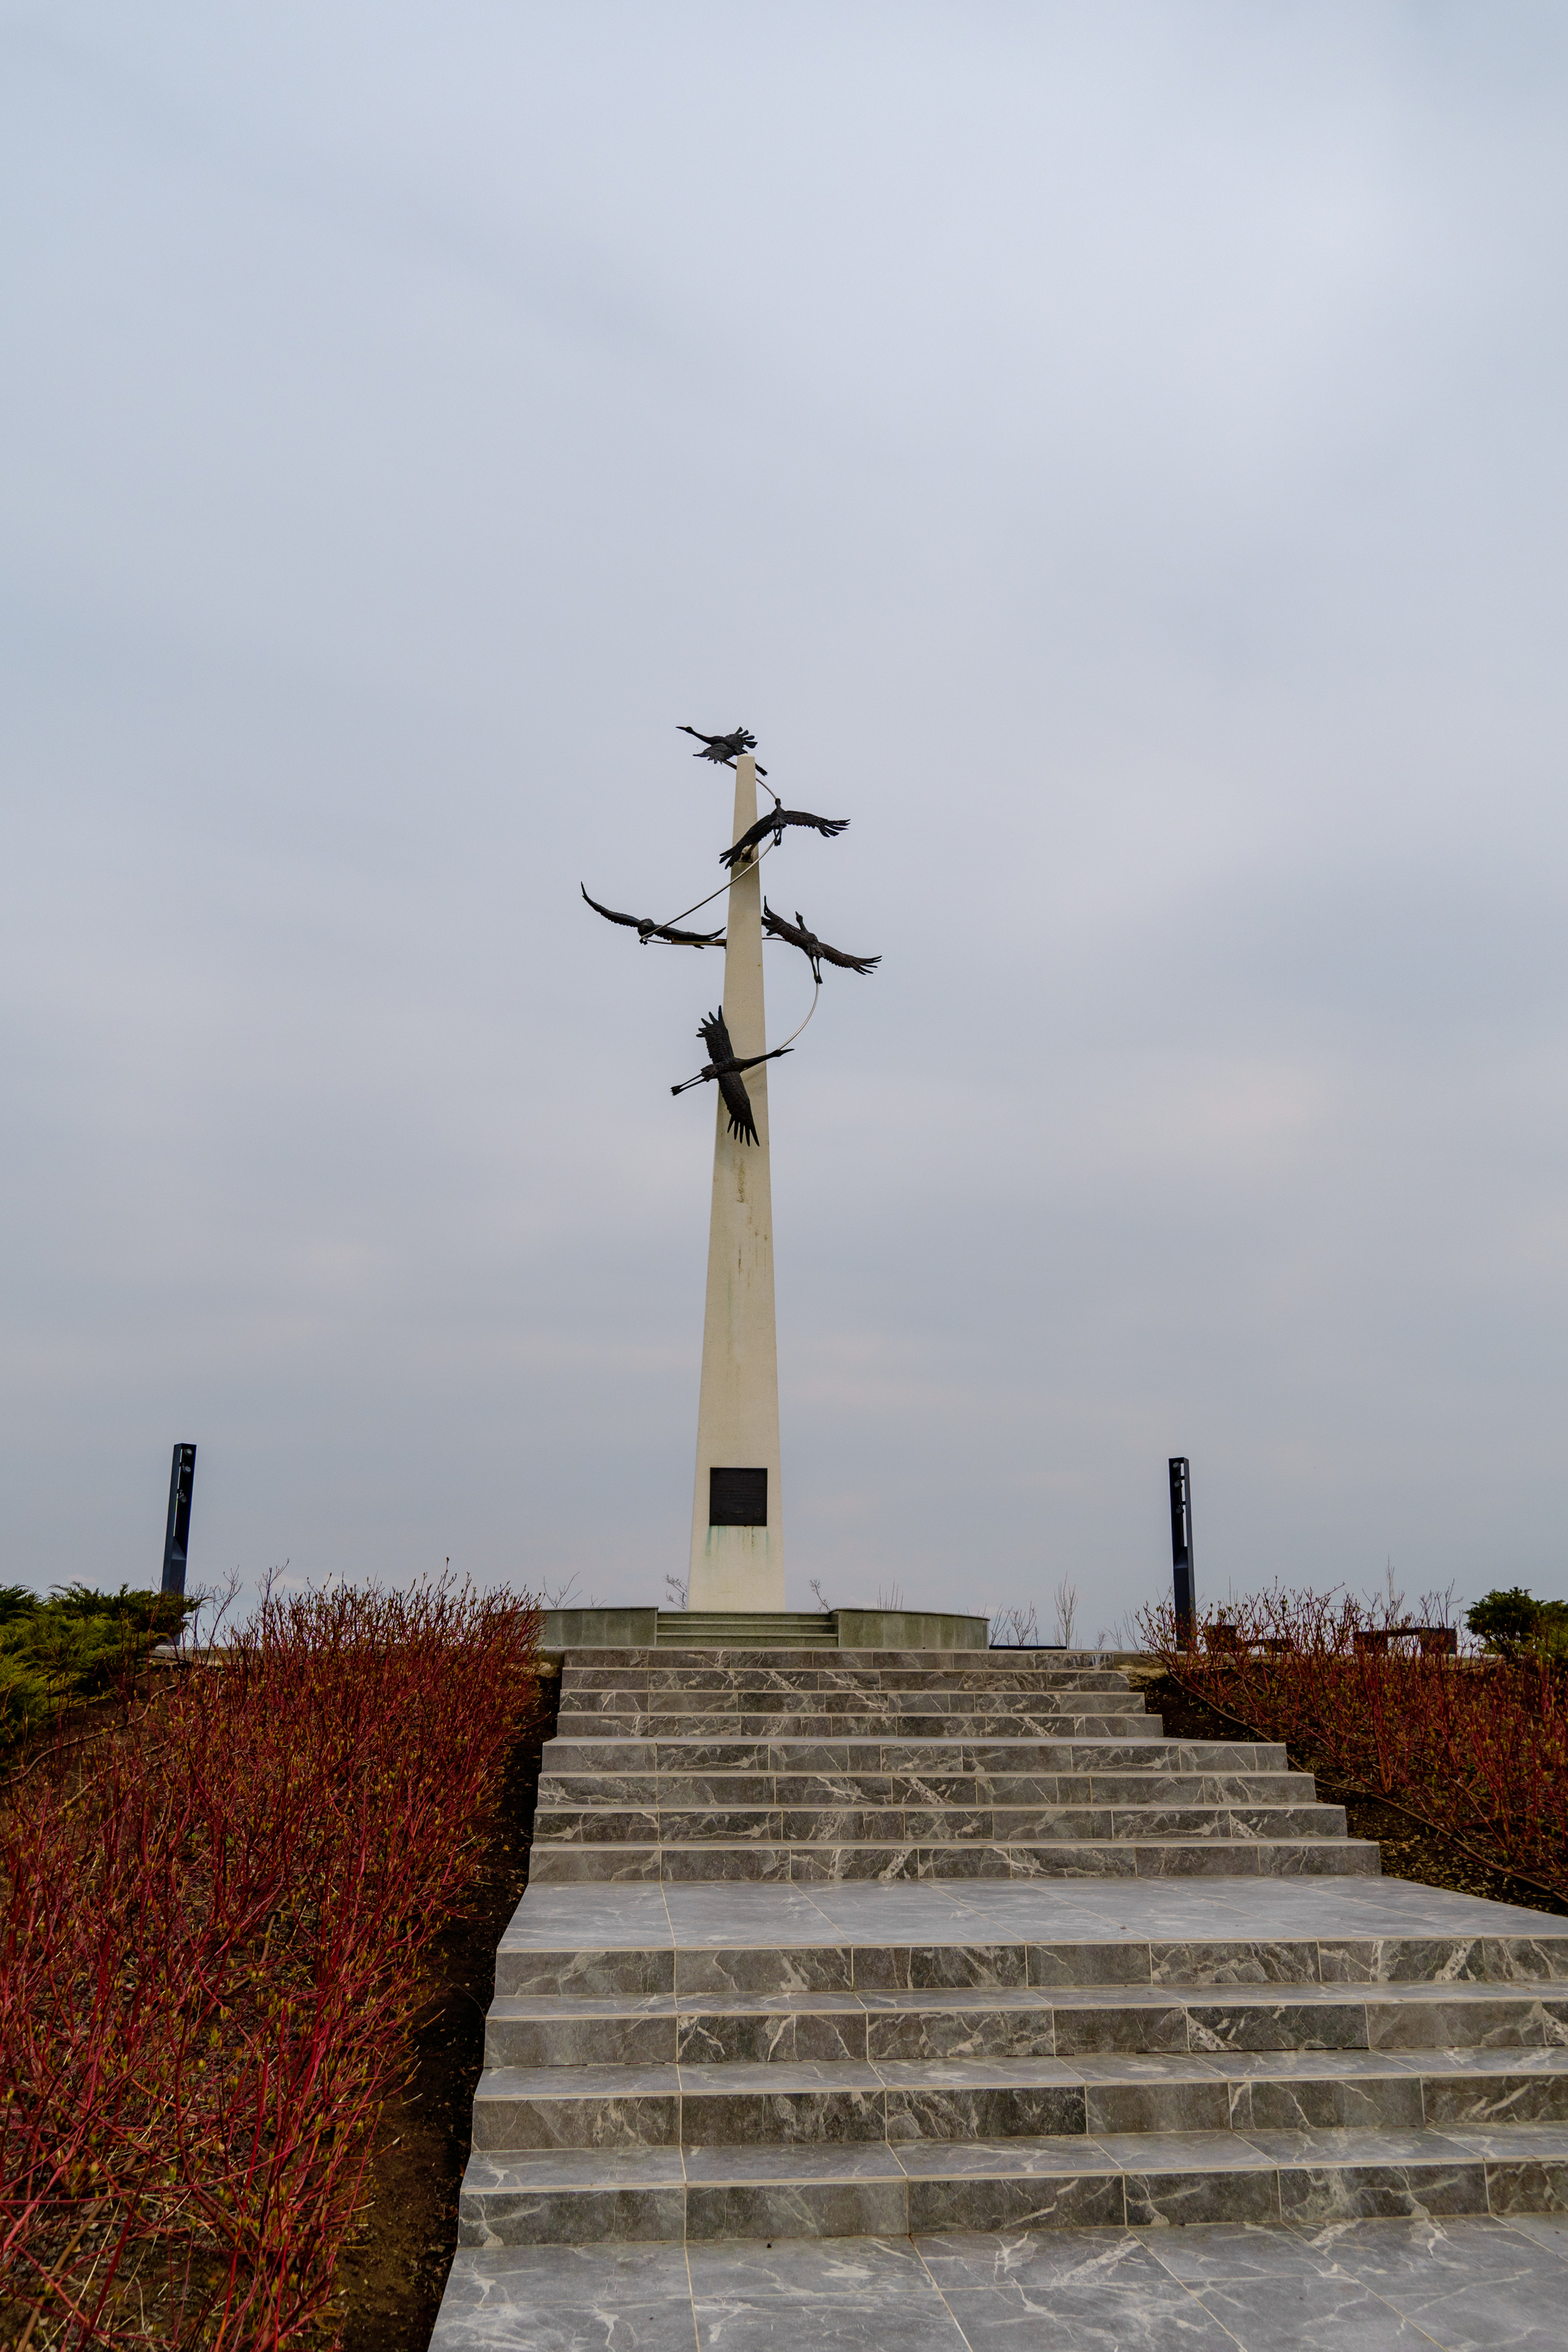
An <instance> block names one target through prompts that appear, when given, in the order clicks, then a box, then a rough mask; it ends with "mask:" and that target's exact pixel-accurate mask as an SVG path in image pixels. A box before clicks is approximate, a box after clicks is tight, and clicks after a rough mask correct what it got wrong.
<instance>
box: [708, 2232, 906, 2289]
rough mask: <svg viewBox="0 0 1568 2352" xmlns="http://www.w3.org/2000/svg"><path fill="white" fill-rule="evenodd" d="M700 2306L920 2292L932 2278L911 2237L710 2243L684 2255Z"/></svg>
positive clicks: (716, 2241)
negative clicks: (758, 2299)
mask: <svg viewBox="0 0 1568 2352" xmlns="http://www.w3.org/2000/svg"><path fill="white" fill-rule="evenodd" d="M689 2263H690V2277H691V2291H692V2294H694V2295H695V2296H696V2298H697V2299H698V2301H699V2302H705V2303H711V2302H719V2301H723V2302H728V2301H731V2300H736V2301H740V2302H751V2301H752V2300H753V2299H754V2298H755V2297H757V2296H759V2295H765V2296H768V2297H770V2298H772V2297H776V2296H784V2297H789V2298H793V2299H795V2300H797V2301H798V2300H802V2299H807V2300H809V2299H811V2298H814V2297H816V2296H817V2295H828V2296H837V2297H840V2298H843V2299H847V2298H848V2297H850V2296H853V2295H873V2296H881V2295H884V2294H898V2295H904V2294H923V2295H930V2294H931V2292H932V2287H931V2276H930V2274H929V2273H928V2271H927V2269H926V2266H925V2264H924V2263H923V2262H922V2261H921V2256H920V2254H919V2252H917V2251H916V2249H915V2246H914V2243H913V2242H912V2241H911V2240H910V2239H909V2238H801V2239H789V2238H784V2239H777V2240H775V2241H774V2242H773V2244H772V2245H771V2246H770V2245H769V2244H768V2243H767V2242H766V2241H765V2240H759V2239H754V2238H731V2239H714V2240H712V2241H708V2242H703V2243H701V2244H699V2245H694V2246H692V2248H691V2249H690V2253H689Z"/></svg>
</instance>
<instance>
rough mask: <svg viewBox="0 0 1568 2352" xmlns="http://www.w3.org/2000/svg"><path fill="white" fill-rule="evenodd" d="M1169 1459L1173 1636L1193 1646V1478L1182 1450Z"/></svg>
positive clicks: (1180, 1641)
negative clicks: (1174, 1625)
mask: <svg viewBox="0 0 1568 2352" xmlns="http://www.w3.org/2000/svg"><path fill="white" fill-rule="evenodd" d="M1170 1462H1171V1568H1172V1573H1173V1580H1174V1583H1175V1588H1176V1639H1177V1641H1178V1642H1179V1643H1181V1645H1182V1647H1183V1649H1184V1650H1190V1649H1191V1648H1192V1646H1193V1622H1194V1616H1195V1614H1196V1601H1197V1596H1196V1592H1195V1591H1194V1584H1193V1482H1192V1476H1191V1473H1190V1472H1189V1470H1188V1467H1187V1457H1186V1455H1185V1454H1172V1455H1171V1457H1170Z"/></svg>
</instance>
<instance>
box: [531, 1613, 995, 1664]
mask: <svg viewBox="0 0 1568 2352" xmlns="http://www.w3.org/2000/svg"><path fill="white" fill-rule="evenodd" d="M990 1631H991V1625H990V1620H989V1618H985V1617H963V1616H953V1615H950V1614H948V1613H947V1612H944V1611H941V1610H931V1609H833V1610H829V1611H827V1612H826V1613H825V1614H824V1613H817V1614H815V1615H814V1614H811V1613H809V1612H801V1611H791V1610H782V1609H781V1610H761V1609H738V1610H728V1609H547V1610H546V1611H545V1612H544V1631H543V1633H542V1635H541V1637H540V1647H541V1648H542V1650H543V1651H544V1653H545V1654H546V1656H550V1655H552V1654H555V1653H557V1652H559V1651H563V1650H652V1649H664V1650H693V1649H713V1650H984V1648H985V1647H986V1644H987V1642H988V1641H989V1638H990Z"/></svg>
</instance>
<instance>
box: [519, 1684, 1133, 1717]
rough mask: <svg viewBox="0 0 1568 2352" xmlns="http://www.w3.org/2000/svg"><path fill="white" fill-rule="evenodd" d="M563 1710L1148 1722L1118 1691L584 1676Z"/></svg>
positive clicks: (564, 1693) (564, 1691) (568, 1689)
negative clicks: (708, 1683) (743, 1684)
mask: <svg viewBox="0 0 1568 2352" xmlns="http://www.w3.org/2000/svg"><path fill="white" fill-rule="evenodd" d="M561 1704H562V1706H570V1707H571V1708H572V1709H573V1710H574V1713H578V1714H583V1713H595V1714H600V1715H798V1714H802V1713H806V1712H809V1713H811V1714H814V1715H842V1716H857V1715H886V1716H890V1717H895V1718H896V1717H899V1716H900V1715H934V1716H963V1715H1010V1714H1017V1713H1019V1712H1020V1711H1024V1712H1027V1713H1029V1714H1057V1715H1109V1716H1118V1715H1143V1714H1145V1713H1146V1712H1147V1710H1146V1709H1145V1707H1144V1706H1143V1702H1142V1699H1141V1698H1140V1696H1138V1693H1137V1692H1136V1691H1130V1690H1126V1689H1118V1690H1060V1691H1050V1690H1047V1691H1042V1690H1008V1689H1002V1690H998V1689H996V1688H994V1687H989V1688H983V1689H976V1690H931V1689H919V1690H846V1689H844V1688H843V1687H841V1686H840V1685H837V1684H834V1683H824V1684H823V1685H821V1686H820V1687H818V1688H816V1689H803V1688H800V1687H798V1686H797V1685H793V1684H792V1685H790V1686H789V1687H788V1688H787V1689H781V1688H778V1687H776V1686H775V1685H772V1684H767V1683H758V1684H756V1685H753V1686H751V1687H749V1688H737V1687H736V1686H735V1685H732V1684H729V1683H726V1684H725V1685H724V1686H723V1687H722V1688H717V1687H716V1688H714V1689H711V1690H702V1689H695V1688H693V1687H692V1686H691V1685H689V1684H680V1683H676V1684H672V1685H670V1686H669V1687H668V1689H662V1690H661V1689H658V1688H653V1689H649V1688H647V1686H646V1685H645V1686H641V1687H638V1686H633V1685H627V1684H626V1683H622V1682H615V1683H611V1684H608V1685H600V1686H598V1687H590V1686H588V1685H587V1684H586V1682H585V1678H584V1677H583V1676H580V1675H579V1676H574V1677H571V1678H568V1677H565V1676H563V1678H562V1687H561Z"/></svg>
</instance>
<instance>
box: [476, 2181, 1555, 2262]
mask: <svg viewBox="0 0 1568 2352" xmlns="http://www.w3.org/2000/svg"><path fill="white" fill-rule="evenodd" d="M1563 2210H1568V2165H1564V2164H1562V2163H1545V2164H1542V2163H1531V2162H1528V2161H1527V2162H1522V2163H1485V2162H1459V2163H1455V2164H1447V2163H1438V2164H1387V2165H1382V2164H1380V2165H1349V2166H1322V2165H1314V2166H1304V2167H1300V2168H1295V2167H1290V2168H1285V2167H1281V2168H1273V2167H1264V2168H1259V2169H1258V2170H1256V2171H1254V2170H1250V2169H1249V2170H1235V2171H1233V2170H1228V2169H1227V2170H1219V2171H1205V2170H1203V2169H1195V2170H1193V2171H1190V2172H1180V2173H1162V2172H1153V2171H1151V2172H1125V2173H1122V2172H1117V2173H1110V2174H1104V2173H1095V2172H1085V2173H1081V2174H1071V2173H1069V2174H1059V2173H1049V2174H1044V2175H1032V2176H1026V2177H1024V2178H1021V2179H1020V2178H1017V2177H1008V2176H1002V2177H995V2178H994V2177H987V2176H986V2175H985V2174H984V2172H983V2171H973V2172H972V2171H965V2172H964V2173H963V2174H962V2175H958V2176H953V2177H939V2178H936V2179H897V2180H847V2181H843V2182H831V2183H819V2182H815V2181H811V2182H787V2183H782V2184H779V2185H777V2186H774V2185H770V2184H768V2183H759V2184H756V2185H747V2186H745V2187H740V2188H730V2187H724V2188H704V2187H702V2186H700V2185H699V2184H692V2185H689V2186H680V2185H673V2186H671V2187H668V2188H662V2189H631V2190H626V2189H620V2190H617V2189H583V2190H575V2189H546V2190H532V2191H529V2190H523V2191H500V2192H491V2193H486V2192H484V2191H481V2190H476V2189H470V2188H467V2187H466V2188H465V2189H464V2191H463V2194H462V2199H461V2202H460V2207H459V2214H460V2221H459V2236H460V2242H461V2243H462V2244H464V2245H466V2246H483V2245H541V2244H544V2245H552V2244H592V2243H599V2242H604V2241H605V2240H609V2239H629V2240H635V2241H646V2240H648V2239H655V2238H666V2239H674V2240H679V2239H681V2238H689V2239H693V2240H710V2239H715V2238H765V2239H778V2238H818V2237H820V2238H837V2237H889V2238H900V2237H908V2236H912V2235H916V2234H922V2235H923V2234H927V2233H935V2232H938V2231H950V2230H986V2231H1000V2230H1005V2231H1027V2230H1050V2229H1121V2228H1124V2227H1132V2228H1148V2227H1150V2226H1152V2225H1157V2224H1162V2223H1163V2224H1167V2225H1169V2224H1183V2223H1189V2224H1190V2223H1195V2222H1205V2221H1229V2222H1244V2223H1253V2224H1264V2225H1267V2224H1269V2223H1273V2224H1276V2225H1278V2224H1280V2223H1282V2222H1289V2223H1292V2224H1294V2225H1295V2226H1296V2227H1297V2228H1302V2229H1305V2228H1321V2227H1323V2226H1325V2225H1327V2224H1329V2223H1332V2222H1336V2221H1350V2220H1355V2219H1373V2220H1387V2219H1393V2218H1398V2217H1403V2218H1411V2219H1418V2220H1419V2219H1425V2218H1426V2217H1428V2216H1447V2215H1458V2214H1487V2213H1489V2214H1491V2215H1493V2216H1495V2217H1497V2218H1498V2219H1502V2218H1504V2217H1506V2216H1508V2215H1510V2214H1516V2213H1540V2212H1542V2211H1563Z"/></svg>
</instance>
